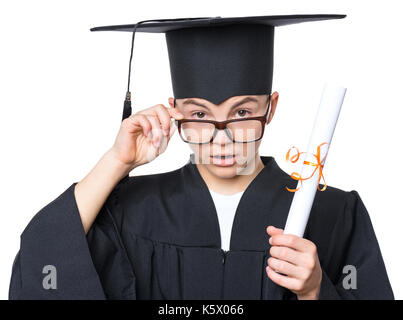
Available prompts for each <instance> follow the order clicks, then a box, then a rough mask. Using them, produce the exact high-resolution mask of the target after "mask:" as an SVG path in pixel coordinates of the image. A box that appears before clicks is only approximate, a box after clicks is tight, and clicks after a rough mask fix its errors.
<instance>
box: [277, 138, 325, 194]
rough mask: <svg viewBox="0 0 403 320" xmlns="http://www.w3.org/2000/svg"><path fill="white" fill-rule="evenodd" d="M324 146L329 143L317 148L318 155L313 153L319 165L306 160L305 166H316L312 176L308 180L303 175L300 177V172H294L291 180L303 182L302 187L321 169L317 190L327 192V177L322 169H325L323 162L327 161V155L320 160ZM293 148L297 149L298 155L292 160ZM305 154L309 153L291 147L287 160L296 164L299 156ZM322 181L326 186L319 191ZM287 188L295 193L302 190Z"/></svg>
mask: <svg viewBox="0 0 403 320" xmlns="http://www.w3.org/2000/svg"><path fill="white" fill-rule="evenodd" d="M324 144H327V142H323V143H321V144H320V145H319V146H318V147H317V149H316V150H317V153H316V154H313V153H312V155H313V156H314V157H315V158H316V161H317V163H313V162H310V161H306V160H304V164H308V165H310V166H314V167H315V170H314V171H313V172H312V174H311V175H310V176H309V177H308V178H302V177H301V175H300V174H299V173H298V172H293V173H291V178H293V179H294V180H299V181H301V185H302V181H304V180H308V179H310V178H312V176H313V175H314V174H315V171H316V170H318V169H319V179H318V186H317V188H318V190H319V191H325V190H326V188H327V185H326V181H325V177H324V176H323V172H322V169H323V164H322V162H323V160H325V158H326V156H327V154H326V155H325V156H324V157H323V159H320V148H321V147H322V146H323V145H324ZM293 148H295V149H297V154H295V155H294V156H292V157H291V158H290V152H291V150H292V149H293ZM303 153H307V152H299V150H298V148H297V147H291V148H290V149H289V150H288V152H287V154H286V156H285V158H286V160H287V161H291V162H292V163H295V162H297V161H298V159H299V156H300V155H301V154H303ZM320 179H323V185H324V186H323V188H322V189H319V182H320ZM285 188H286V189H287V190H288V191H290V192H295V191H298V190H299V189H300V188H297V189H289V188H287V187H285Z"/></svg>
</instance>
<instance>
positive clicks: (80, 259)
mask: <svg viewBox="0 0 403 320" xmlns="http://www.w3.org/2000/svg"><path fill="white" fill-rule="evenodd" d="M76 184H77V182H75V183H73V184H72V185H71V186H70V187H69V188H67V189H66V190H65V191H64V192H63V193H62V194H61V195H59V196H58V197H57V198H56V199H55V200H53V201H52V202H50V203H49V204H48V205H46V206H45V207H44V208H42V209H41V210H40V211H39V212H38V213H37V214H36V215H35V216H34V217H33V219H32V220H31V221H30V223H29V224H28V225H27V227H26V228H25V229H24V231H23V233H22V234H21V236H20V250H19V251H18V253H17V255H16V257H15V260H14V263H13V266H12V275H11V281H10V287H9V299H10V300H15V299H24V300H28V299H35V300H36V299H52V300H53V299H99V300H101V299H102V300H104V299H135V277H134V274H133V270H132V268H131V265H130V262H129V261H128V259H127V255H126V252H125V248H124V246H123V244H122V241H121V238H120V235H119V232H118V230H117V228H116V224H115V223H114V220H113V211H114V210H116V208H117V206H116V204H117V203H116V199H115V195H116V192H112V193H111V195H110V196H109V197H108V199H107V201H106V202H105V204H104V206H103V207H102V209H101V211H100V212H99V214H98V216H97V218H96V219H95V221H94V223H93V225H92V226H91V228H90V230H89V232H88V233H87V235H86V234H85V231H84V228H83V225H82V222H81V218H80V215H79V211H78V207H77V204H76V201H75V196H74V188H75V185H76ZM114 191H115V190H114ZM47 266H51V267H52V268H54V269H53V270H54V271H55V278H54V279H55V281H54V282H53V286H52V288H49V286H45V285H44V282H45V278H46V277H47V274H48V270H49V269H46V268H47ZM45 288H48V289H45Z"/></svg>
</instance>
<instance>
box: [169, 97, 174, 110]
mask: <svg viewBox="0 0 403 320" xmlns="http://www.w3.org/2000/svg"><path fill="white" fill-rule="evenodd" d="M168 103H169V105H170V106H171V108H173V107H174V98H173V97H169V98H168Z"/></svg>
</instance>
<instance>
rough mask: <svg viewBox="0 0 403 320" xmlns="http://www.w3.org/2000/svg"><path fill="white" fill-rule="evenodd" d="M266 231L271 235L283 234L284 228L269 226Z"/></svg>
mask: <svg viewBox="0 0 403 320" xmlns="http://www.w3.org/2000/svg"><path fill="white" fill-rule="evenodd" d="M266 232H267V233H268V235H269V236H275V235H277V234H282V233H283V229H280V228H276V227H273V226H268V227H267V228H266Z"/></svg>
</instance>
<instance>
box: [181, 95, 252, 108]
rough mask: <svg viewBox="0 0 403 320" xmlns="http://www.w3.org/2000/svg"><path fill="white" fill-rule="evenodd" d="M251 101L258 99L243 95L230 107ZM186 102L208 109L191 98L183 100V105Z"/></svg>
mask: <svg viewBox="0 0 403 320" xmlns="http://www.w3.org/2000/svg"><path fill="white" fill-rule="evenodd" d="M251 101H252V102H258V100H257V99H256V98H253V97H245V98H243V99H242V100H240V101H238V102H236V103H235V104H234V105H233V106H232V107H231V109H234V108H236V107H238V106H240V105H241V104H244V103H246V102H251ZM187 104H194V105H197V106H199V107H203V108H205V109H208V110H209V108H208V107H207V106H205V105H204V104H203V103H201V102H198V101H196V100H193V99H188V100H185V101H184V102H183V105H187Z"/></svg>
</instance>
